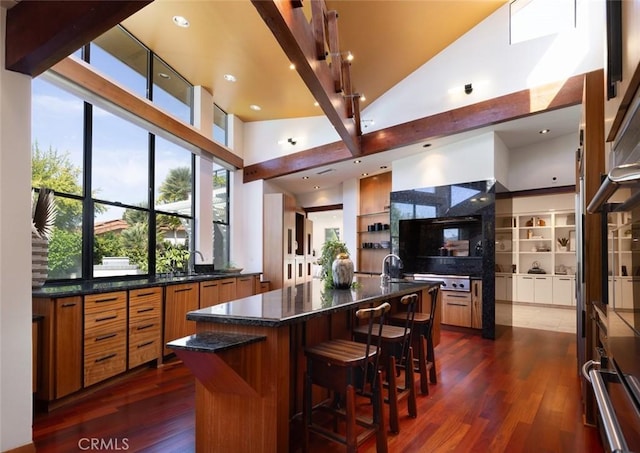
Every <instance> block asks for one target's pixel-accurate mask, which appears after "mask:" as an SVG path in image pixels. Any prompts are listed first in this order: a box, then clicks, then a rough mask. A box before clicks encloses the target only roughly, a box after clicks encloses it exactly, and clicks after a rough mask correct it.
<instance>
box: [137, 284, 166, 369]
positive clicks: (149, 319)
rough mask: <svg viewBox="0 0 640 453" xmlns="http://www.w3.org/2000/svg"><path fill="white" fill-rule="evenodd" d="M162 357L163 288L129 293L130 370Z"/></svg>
mask: <svg viewBox="0 0 640 453" xmlns="http://www.w3.org/2000/svg"><path fill="white" fill-rule="evenodd" d="M161 355H162V288H144V289H135V290H131V291H129V368H135V367H136V366H138V365H142V364H143V363H146V362H150V361H152V360H160V358H161Z"/></svg>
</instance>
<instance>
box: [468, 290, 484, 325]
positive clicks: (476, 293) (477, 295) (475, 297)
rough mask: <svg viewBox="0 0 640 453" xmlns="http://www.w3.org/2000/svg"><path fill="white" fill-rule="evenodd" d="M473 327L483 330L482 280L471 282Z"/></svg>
mask: <svg viewBox="0 0 640 453" xmlns="http://www.w3.org/2000/svg"><path fill="white" fill-rule="evenodd" d="M471 327H473V328H474V329H482V280H473V281H472V282H471Z"/></svg>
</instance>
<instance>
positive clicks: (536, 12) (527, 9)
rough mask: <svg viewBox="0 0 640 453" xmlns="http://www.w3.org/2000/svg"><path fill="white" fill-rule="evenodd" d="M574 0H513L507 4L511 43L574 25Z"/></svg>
mask: <svg viewBox="0 0 640 453" xmlns="http://www.w3.org/2000/svg"><path fill="white" fill-rule="evenodd" d="M575 6H576V5H575V0H513V1H512V2H511V4H510V5H509V33H510V42H511V44H517V43H520V42H524V41H528V40H530V39H535V38H541V37H543V36H547V35H552V34H554V33H559V32H561V31H564V30H567V29H570V28H572V27H575V23H576V21H575Z"/></svg>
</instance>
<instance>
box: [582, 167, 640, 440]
mask: <svg viewBox="0 0 640 453" xmlns="http://www.w3.org/2000/svg"><path fill="white" fill-rule="evenodd" d="M587 210H588V211H589V212H592V213H595V212H600V213H601V215H602V220H603V223H602V225H603V226H602V231H603V244H605V249H604V250H603V252H604V253H606V259H604V260H603V261H604V263H605V266H604V269H603V275H602V278H603V284H604V285H606V286H605V288H607V290H606V291H605V297H604V298H603V300H602V301H600V302H599V303H598V304H596V305H595V315H594V317H595V320H596V323H597V325H598V327H599V329H598V330H599V332H600V335H599V342H598V343H599V345H600V347H599V348H598V351H597V352H598V355H599V356H600V358H599V359H597V358H596V359H595V360H590V361H589V362H587V363H586V364H585V365H584V367H583V374H584V376H585V378H586V379H587V380H588V381H590V382H591V385H592V387H593V391H594V395H595V397H596V402H597V406H598V411H599V414H598V415H599V417H598V418H599V427H600V428H601V432H602V433H603V440H604V444H605V447H607V448H608V450H609V451H616V452H631V451H633V452H640V163H631V164H623V165H620V166H618V167H616V168H614V169H613V170H612V171H611V172H610V173H609V175H608V176H607V177H606V178H605V181H604V182H603V184H602V186H601V187H600V190H599V191H598V193H597V194H596V196H595V197H594V199H593V200H592V201H591V203H590V204H589V206H588V208H587ZM603 258H604V256H603Z"/></svg>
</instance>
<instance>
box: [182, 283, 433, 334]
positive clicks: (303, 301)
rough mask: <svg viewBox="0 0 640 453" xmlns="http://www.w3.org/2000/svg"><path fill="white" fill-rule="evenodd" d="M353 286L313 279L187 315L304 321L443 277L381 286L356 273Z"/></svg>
mask: <svg viewBox="0 0 640 453" xmlns="http://www.w3.org/2000/svg"><path fill="white" fill-rule="evenodd" d="M354 281H355V282H356V283H357V285H356V287H355V288H353V289H325V287H324V282H323V281H321V280H318V279H313V280H312V281H310V282H305V283H301V284H299V285H296V286H289V287H285V288H282V289H276V290H273V291H269V292H266V293H262V294H256V295H255V296H250V297H245V298H243V299H237V300H234V301H231V302H227V303H223V304H219V305H214V306H212V307H207V308H202V309H200V310H195V311H191V312H189V313H187V319H188V320H190V321H197V322H212V323H222V324H239V325H256V326H269V327H278V326H281V325H287V324H295V323H299V322H303V321H305V320H307V319H309V318H312V317H315V316H324V315H327V314H330V313H333V312H339V311H344V310H349V309H353V308H356V307H357V306H358V305H360V304H362V303H367V302H374V303H375V302H382V301H384V300H386V299H387V298H390V297H399V296H403V295H405V294H410V293H412V292H415V291H421V290H423V289H428V288H430V287H432V286H434V285H440V283H441V282H439V281H429V280H421V281H417V280H416V281H403V282H392V283H390V284H389V285H387V286H385V287H381V286H380V280H379V279H377V278H370V277H361V276H356V277H355V279H354Z"/></svg>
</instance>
